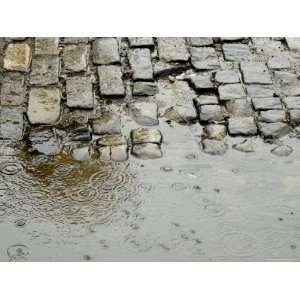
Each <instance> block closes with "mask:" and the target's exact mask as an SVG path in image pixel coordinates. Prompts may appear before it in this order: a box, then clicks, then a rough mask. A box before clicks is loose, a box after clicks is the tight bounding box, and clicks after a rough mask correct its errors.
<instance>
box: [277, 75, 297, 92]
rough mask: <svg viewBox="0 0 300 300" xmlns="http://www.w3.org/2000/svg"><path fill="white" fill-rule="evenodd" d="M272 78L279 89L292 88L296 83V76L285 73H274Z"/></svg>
mask: <svg viewBox="0 0 300 300" xmlns="http://www.w3.org/2000/svg"><path fill="white" fill-rule="evenodd" d="M274 78H275V81H276V83H277V84H278V85H279V86H280V87H281V88H284V87H288V86H294V85H297V83H298V76H297V74H295V73H291V72H287V71H275V72H274Z"/></svg>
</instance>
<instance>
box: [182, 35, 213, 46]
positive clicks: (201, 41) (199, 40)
mask: <svg viewBox="0 0 300 300" xmlns="http://www.w3.org/2000/svg"><path fill="white" fill-rule="evenodd" d="M187 40H188V43H189V44H190V45H191V46H192V47H203V46H212V45H213V43H214V41H213V39H212V38H209V37H189V38H187Z"/></svg>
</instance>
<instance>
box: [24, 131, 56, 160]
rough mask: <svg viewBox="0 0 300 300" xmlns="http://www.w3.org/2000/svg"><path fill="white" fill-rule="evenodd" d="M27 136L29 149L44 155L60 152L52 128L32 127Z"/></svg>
mask: <svg viewBox="0 0 300 300" xmlns="http://www.w3.org/2000/svg"><path fill="white" fill-rule="evenodd" d="M28 138H29V141H30V144H31V151H37V152H38V153H41V154H45V155H56V154H58V153H59V152H60V145H59V143H58V140H57V139H56V137H55V135H54V132H53V130H52V129H40V130H38V129H37V130H35V129H32V130H31V131H30V133H29V136H28Z"/></svg>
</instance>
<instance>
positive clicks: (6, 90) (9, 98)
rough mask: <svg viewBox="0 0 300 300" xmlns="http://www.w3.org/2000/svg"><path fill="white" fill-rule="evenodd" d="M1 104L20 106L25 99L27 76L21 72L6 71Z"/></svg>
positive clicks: (0, 94) (0, 96) (0, 97)
mask: <svg viewBox="0 0 300 300" xmlns="http://www.w3.org/2000/svg"><path fill="white" fill-rule="evenodd" d="M0 100H1V101H0V103H1V105H11V106H18V105H22V104H23V103H24V101H25V78H24V76H23V75H21V74H19V73H13V72H9V73H5V74H4V78H3V80H2V82H1V93H0Z"/></svg>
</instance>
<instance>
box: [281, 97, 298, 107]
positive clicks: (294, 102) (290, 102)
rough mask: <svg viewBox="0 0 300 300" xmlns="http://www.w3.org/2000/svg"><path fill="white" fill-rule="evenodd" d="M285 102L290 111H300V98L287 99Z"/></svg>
mask: <svg viewBox="0 0 300 300" xmlns="http://www.w3.org/2000/svg"><path fill="white" fill-rule="evenodd" d="M283 102H284V103H285V105H286V107H287V108H288V109H300V97H286V98H284V99H283Z"/></svg>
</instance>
